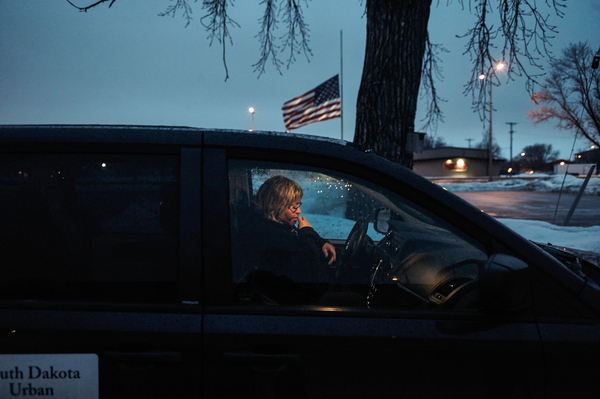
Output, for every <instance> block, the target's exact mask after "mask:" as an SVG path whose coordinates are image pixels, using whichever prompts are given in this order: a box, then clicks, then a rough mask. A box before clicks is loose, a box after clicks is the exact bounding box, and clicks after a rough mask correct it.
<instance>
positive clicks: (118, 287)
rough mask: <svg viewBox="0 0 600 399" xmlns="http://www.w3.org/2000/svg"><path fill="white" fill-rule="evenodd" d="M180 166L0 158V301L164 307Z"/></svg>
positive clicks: (68, 157) (159, 158)
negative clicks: (154, 304) (161, 304)
mask: <svg viewBox="0 0 600 399" xmlns="http://www.w3.org/2000/svg"><path fill="white" fill-rule="evenodd" d="M178 165H179V159H178V157H177V156H163V155H133V154H119V155H114V154H110V155H102V154H18V155H17V154H3V155H2V163H1V166H0V236H1V238H0V252H1V253H2V254H3V256H2V257H3V262H2V263H3V266H2V269H3V276H2V280H1V282H0V285H1V288H2V289H0V298H1V299H43V300H77V301H94V302H109V301H118V302H140V301H149V302H171V301H174V300H175V298H176V286H177V284H176V282H177V266H178V262H177V252H178V251H177V247H178V213H179V212H178V204H179V191H178V187H179V185H178V179H179V170H178Z"/></svg>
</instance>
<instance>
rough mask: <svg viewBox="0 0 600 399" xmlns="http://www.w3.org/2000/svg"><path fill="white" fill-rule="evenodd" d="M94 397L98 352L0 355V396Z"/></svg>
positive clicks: (96, 394) (96, 390)
mask: <svg viewBox="0 0 600 399" xmlns="http://www.w3.org/2000/svg"><path fill="white" fill-rule="evenodd" d="M21 397H23V398H32V397H34V398H44V397H54V398H68V399H70V398H86V399H87V398H92V399H97V398H98V355H96V354H93V353H91V354H43V355H0V398H21Z"/></svg>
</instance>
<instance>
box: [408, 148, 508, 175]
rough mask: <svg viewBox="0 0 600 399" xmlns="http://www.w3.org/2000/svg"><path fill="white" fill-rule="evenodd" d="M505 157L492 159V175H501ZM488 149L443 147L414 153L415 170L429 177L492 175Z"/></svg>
mask: <svg viewBox="0 0 600 399" xmlns="http://www.w3.org/2000/svg"><path fill="white" fill-rule="evenodd" d="M505 161H506V160H505V159H502V158H494V159H493V160H492V173H491V176H499V175H500V167H501V166H502V164H503V163H504V162H505ZM488 163H489V158H488V151H487V150H485V149H474V148H460V147H441V148H433V149H429V150H424V151H423V152H421V153H420V154H419V153H417V154H414V160H413V170H414V171H415V172H416V173H418V174H419V175H421V176H425V177H429V178H437V177H445V178H448V177H452V178H466V177H469V178H473V177H486V176H490V174H489V173H488Z"/></svg>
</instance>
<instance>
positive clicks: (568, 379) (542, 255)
mask: <svg viewBox="0 0 600 399" xmlns="http://www.w3.org/2000/svg"><path fill="white" fill-rule="evenodd" d="M0 153H1V158H0V159H2V162H1V163H0V192H1V196H0V201H1V202H0V204H1V207H0V209H1V211H0V227H1V232H2V233H1V234H2V239H1V240H0V246H1V251H0V253H1V254H2V259H3V260H2V266H1V267H2V277H0V288H1V289H0V328H1V332H2V336H1V339H0V353H1V355H0V384H1V385H0V397H19V396H36V395H37V396H43V395H46V396H50V395H54V396H56V397H60V396H61V395H63V397H66V396H67V395H71V396H69V397H100V398H120V397H145V398H150V397H206V398H212V397H225V396H227V397H233V395H236V396H237V397H286V398H289V397H344V398H353V397H357V398H359V397H360V398H362V397H403V398H405V397H406V398H409V397H445V398H448V397H457V398H458V397H460V398H464V397H477V398H482V397H503V398H505V397H536V398H537V397H548V398H553V397H554V398H557V397H565V396H567V395H568V396H569V397H585V396H589V395H592V394H593V395H594V396H596V395H597V393H598V392H600V391H599V388H600V383H599V382H598V379H597V376H596V374H597V370H596V366H595V364H596V363H595V362H594V361H595V360H596V359H597V358H598V355H599V354H600V353H599V342H600V326H599V324H598V323H599V312H600V288H599V287H598V285H597V282H599V281H600V278H599V276H600V274H599V273H598V270H596V268H595V267H594V266H593V265H592V264H590V263H588V262H586V261H579V260H578V259H577V258H576V257H572V258H570V257H569V256H570V255H569V256H567V255H563V256H561V255H559V254H557V253H553V254H551V252H556V251H555V250H554V249H553V248H546V249H542V248H541V247H540V246H539V245H536V244H534V243H531V242H529V241H528V240H526V239H524V238H523V237H521V236H520V235H518V234H517V233H515V232H514V231H512V230H510V229H508V228H507V227H505V226H504V225H502V224H501V223H499V222H497V221H496V220H495V219H493V218H492V217H489V216H488V215H486V214H485V213H483V212H481V211H480V210H478V209H476V208H474V207H473V206H471V205H470V204H468V203H466V202H465V201H463V200H461V199H460V198H458V197H456V196H454V195H453V194H451V193H449V192H447V191H446V190H444V189H442V188H440V187H439V186H437V185H435V184H433V183H431V182H430V181H428V180H426V179H424V178H422V177H420V176H418V175H416V174H415V173H413V172H412V171H410V170H408V169H406V168H403V167H401V166H399V165H397V164H394V163H392V162H389V161H387V160H385V159H383V158H380V157H378V156H376V155H374V154H371V153H370V152H369V151H368V150H364V149H361V148H358V147H357V146H354V145H352V144H350V143H346V142H341V141H336V140H330V139H320V138H315V137H302V136H297V135H290V134H284V133H266V132H262V133H261V132H245V131H233V130H231V131H229V130H211V129H195V128H184V127H143V126H137V127H136V126H0ZM279 174H282V175H285V176H288V177H290V178H293V179H295V180H296V181H297V182H298V183H299V184H300V185H301V186H303V190H304V198H303V200H302V201H303V208H302V210H303V211H304V212H303V213H304V214H307V215H308V216H307V217H308V218H309V219H310V221H311V222H312V223H313V226H314V227H315V229H316V230H317V231H318V232H319V233H320V234H321V235H322V236H323V237H324V238H326V239H328V240H329V241H330V242H331V243H332V244H334V245H335V246H336V247H337V249H338V255H339V257H340V258H342V259H343V260H342V261H337V262H336V263H334V264H333V265H331V266H329V265H327V266H323V267H322V268H319V269H318V270H317V271H316V272H317V273H316V274H314V276H317V277H310V278H309V277H305V278H300V279H299V280H297V281H296V280H293V279H290V278H287V277H286V276H280V275H276V273H272V272H269V273H270V274H268V276H271V277H274V278H273V279H271V280H268V279H264V278H263V279H262V280H261V279H255V278H254V277H252V276H256V271H261V270H259V269H260V266H258V265H256V264H252V263H251V262H250V261H249V260H248V259H247V258H245V257H244V253H245V252H244V251H245V250H247V249H248V248H245V246H244V244H247V243H248V242H250V238H252V237H250V236H249V234H251V233H248V231H247V230H245V227H247V226H246V224H245V220H246V219H245V218H244V215H246V214H247V213H248V212H250V211H251V207H252V200H253V195H254V193H255V192H256V190H257V188H258V187H259V186H260V185H261V184H262V182H263V181H264V180H265V179H266V178H268V177H270V176H273V175H279ZM340 231H341V233H339V232H340ZM246 247H247V245H246ZM244 248H245V249H244ZM250 249H251V248H250ZM253 272H254V273H253ZM262 272H264V270H262ZM263 275H265V274H264V273H263ZM311 276H313V275H311ZM267 280H268V281H267ZM281 282H284V283H285V284H287V285H285V287H286V288H285V289H283V290H282V289H281V286H278V285H277V284H279V283H281ZM296 292H302V293H303V294H306V293H307V292H310V293H311V295H310V296H309V295H300V296H298V297H294V295H295V293H296Z"/></svg>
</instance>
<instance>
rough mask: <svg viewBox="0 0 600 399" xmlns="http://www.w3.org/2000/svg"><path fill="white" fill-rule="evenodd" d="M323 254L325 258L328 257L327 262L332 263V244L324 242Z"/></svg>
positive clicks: (333, 250)
mask: <svg viewBox="0 0 600 399" xmlns="http://www.w3.org/2000/svg"><path fill="white" fill-rule="evenodd" d="M322 249H323V255H325V257H326V258H329V263H328V264H330V265H331V264H332V263H333V262H335V257H336V254H335V247H334V246H333V245H331V244H330V243H328V242H326V243H325V244H324V245H323V248H322Z"/></svg>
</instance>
